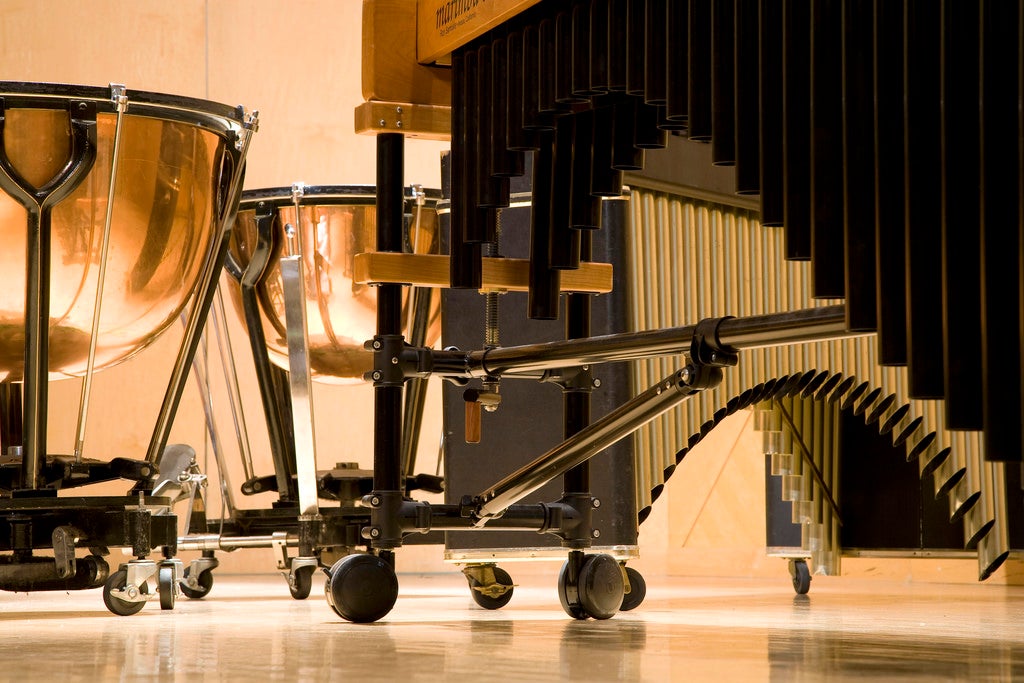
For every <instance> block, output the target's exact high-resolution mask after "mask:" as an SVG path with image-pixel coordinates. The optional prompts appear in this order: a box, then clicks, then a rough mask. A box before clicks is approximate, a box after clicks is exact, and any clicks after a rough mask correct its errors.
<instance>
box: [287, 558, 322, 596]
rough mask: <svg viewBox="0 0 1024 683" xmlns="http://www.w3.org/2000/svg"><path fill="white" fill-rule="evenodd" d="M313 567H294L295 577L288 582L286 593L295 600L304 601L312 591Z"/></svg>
mask: <svg viewBox="0 0 1024 683" xmlns="http://www.w3.org/2000/svg"><path fill="white" fill-rule="evenodd" d="M315 569H316V567H315V566H305V567H296V568H295V569H294V570H293V571H294V573H295V576H294V578H293V579H291V580H289V581H288V592H289V593H291V594H292V597H293V598H295V599H296V600H305V599H306V598H308V597H309V593H310V591H312V590H313V571H314V570H315Z"/></svg>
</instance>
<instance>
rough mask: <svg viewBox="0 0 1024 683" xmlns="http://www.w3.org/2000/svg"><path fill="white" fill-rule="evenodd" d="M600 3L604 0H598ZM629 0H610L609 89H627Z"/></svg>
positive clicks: (614, 90)
mask: <svg viewBox="0 0 1024 683" xmlns="http://www.w3.org/2000/svg"><path fill="white" fill-rule="evenodd" d="M597 1H598V2H599V3H600V2H601V1H602V0H597ZM628 25H629V0H608V90H610V91H613V92H621V91H624V90H625V89H626V80H627V79H626V71H627V65H628V63H629V56H628V55H629V33H628V31H627V28H628Z"/></svg>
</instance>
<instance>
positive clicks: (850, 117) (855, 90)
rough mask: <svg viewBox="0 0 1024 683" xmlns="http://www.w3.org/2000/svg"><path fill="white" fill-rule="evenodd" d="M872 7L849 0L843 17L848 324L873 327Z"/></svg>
mask: <svg viewBox="0 0 1024 683" xmlns="http://www.w3.org/2000/svg"><path fill="white" fill-rule="evenodd" d="M872 11H873V8H872V0H847V1H846V4H845V5H844V7H843V18H842V21H843V30H842V36H843V37H842V49H843V79H842V83H843V158H844V159H845V164H844V166H843V169H844V179H843V191H844V193H845V196H844V200H843V211H844V214H843V232H844V235H845V241H846V247H845V252H844V253H845V255H846V268H845V283H846V284H845V289H846V327H847V329H850V330H857V331H873V330H874V329H875V327H876V325H877V320H878V309H877V307H876V305H875V301H876V299H877V294H876V291H875V282H876V280H877V277H876V273H875V155H874V141H875V126H874V116H873V112H872V97H873V96H874V79H873V78H872V64H871V48H872V31H873V29H874V22H873V21H872Z"/></svg>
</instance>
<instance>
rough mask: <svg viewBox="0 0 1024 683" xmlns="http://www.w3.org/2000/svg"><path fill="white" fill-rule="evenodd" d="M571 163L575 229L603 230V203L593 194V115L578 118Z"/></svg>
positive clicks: (584, 112)
mask: <svg viewBox="0 0 1024 683" xmlns="http://www.w3.org/2000/svg"><path fill="white" fill-rule="evenodd" d="M572 159H573V163H572V211H571V218H572V227H574V228H576V229H577V230H593V229H596V228H599V227H600V226H601V200H600V198H597V197H594V196H593V195H592V194H591V175H592V173H593V164H594V112H593V111H592V110H589V109H587V110H585V111H581V112H579V113H578V114H576V140H575V142H574V144H573V158H572Z"/></svg>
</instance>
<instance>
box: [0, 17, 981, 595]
mask: <svg viewBox="0 0 1024 683" xmlns="http://www.w3.org/2000/svg"><path fill="white" fill-rule="evenodd" d="M361 4H362V3H361V1H360V0H334V1H326V0H320V1H313V0H288V1H287V2H285V1H283V0H249V1H248V2H242V1H241V0H176V1H175V2H166V0H131V1H128V0H122V1H120V2H118V1H116V0H90V1H89V2H80V1H78V0H0V80H19V81H58V82H68V83H77V84H87V85H105V84H107V83H108V82H120V83H124V84H126V85H127V86H128V87H129V88H135V89H140V90H150V91H158V92H165V93H170V94H176V95H181V96H190V97H196V98H203V99H209V100H213V101H217V102H221V103H225V104H232V105H234V104H242V105H244V106H245V107H246V108H248V109H258V110H259V112H260V130H259V133H258V134H257V135H256V137H255V139H254V141H253V143H252V147H251V152H250V155H249V162H248V170H247V181H246V188H247V189H255V188H261V187H273V186H282V185H290V184H291V183H292V182H293V181H298V180H302V181H305V182H306V183H310V184H373V183H374V178H375V170H374V158H375V157H374V149H375V147H374V139H373V138H370V137H363V136H357V135H355V134H354V133H353V110H354V108H355V106H356V105H358V104H359V103H360V102H361V101H362V100H361V95H360V83H359V77H360V12H361ZM444 148H445V145H444V144H443V143H438V142H427V141H419V140H416V141H409V142H408V143H407V145H406V181H407V182H408V183H412V182H418V183H422V184H424V185H426V186H428V187H437V186H438V185H439V169H438V159H439V154H440V152H441V151H442V150H443V149H444ZM233 332H234V349H235V354H236V360H237V363H238V365H239V368H240V372H241V375H242V377H241V381H242V385H243V394H244V400H245V411H246V412H245V414H246V418H247V424H248V426H249V429H250V434H251V441H252V447H253V452H254V457H255V460H256V470H257V472H258V473H267V474H269V473H270V471H271V469H270V465H269V457H268V452H267V447H266V444H265V430H264V429H263V427H262V426H261V424H260V422H261V420H260V407H259V403H258V398H257V395H256V393H255V382H254V379H253V378H252V376H251V372H249V371H248V369H249V367H250V365H249V364H250V363H251V358H250V356H249V354H248V351H247V345H246V343H245V340H244V338H242V333H241V331H240V328H239V327H238V326H237V324H236V325H235V327H234V330H233ZM175 336H176V335H175V334H169V335H167V336H165V337H164V338H163V339H162V340H161V341H160V342H159V343H158V344H156V345H155V346H154V347H152V348H150V349H148V350H147V351H146V352H144V353H143V354H141V355H140V356H139V357H137V358H136V359H133V360H131V361H129V362H128V363H125V364H123V365H122V366H120V367H117V368H114V369H112V370H109V371H106V372H103V373H101V374H100V375H99V376H97V379H96V383H95V398H94V407H93V408H92V410H91V414H90V415H91V418H90V422H89V428H88V432H87V453H86V454H87V455H89V456H91V457H97V458H106V457H109V456H114V455H121V456H126V457H141V456H142V455H143V454H144V453H145V447H146V444H147V443H148V440H149V436H150V433H151V430H152V425H153V420H154V419H155V415H156V411H157V409H158V406H159V402H160V400H161V397H162V393H163V387H164V385H165V382H166V378H167V373H168V372H169V367H170V366H169V362H170V359H171V358H172V357H173V354H174V352H175V349H176V346H177V339H176V338H175ZM210 354H211V356H213V355H216V351H215V349H212V348H211V349H210ZM214 367H215V368H216V367H219V366H216V365H215V366H214ZM218 372H219V371H218ZM217 377H218V376H217V375H215V381H216V380H217ZM432 384H433V389H432V393H431V403H430V407H429V410H428V413H427V416H426V421H425V425H424V435H423V438H422V444H423V445H422V450H421V453H420V458H421V462H430V463H432V462H433V459H434V458H436V446H437V443H438V439H439V435H440V411H439V401H438V396H439V391H438V386H437V382H434V383H432ZM78 391H79V389H78V384H77V382H73V381H69V382H62V383H57V384H55V385H54V387H53V389H52V399H51V410H50V445H51V452H59V451H64V452H69V451H70V450H71V448H72V438H73V437H72V435H73V430H74V423H75V417H74V416H75V411H76V409H77V400H78ZM216 391H217V396H216V401H217V403H216V406H217V411H218V417H219V423H220V425H221V429H222V430H223V437H224V438H225V439H226V440H229V441H230V439H229V437H231V432H232V430H231V425H230V417H229V414H228V412H227V409H226V402H225V399H224V393H223V389H222V388H220V382H219V381H217V387H216ZM370 399H371V389H370V388H369V387H367V386H365V385H364V386H357V387H318V388H317V390H316V394H315V400H316V407H317V414H316V418H317V422H316V428H317V437H318V447H319V465H320V467H327V466H329V465H330V464H332V463H333V462H336V461H341V460H345V461H352V460H354V461H358V462H360V463H361V464H363V465H364V466H369V465H370V463H371V461H372V455H371V453H372V438H373V434H372V432H371V430H370V429H369V425H370V424H372V421H371V419H372V414H371V405H372V401H371V400H370ZM749 422H750V420H749V413H741V414H740V415H737V416H734V417H733V418H730V420H729V421H727V423H726V424H725V425H723V426H722V427H720V428H719V429H717V430H716V431H715V433H714V434H713V435H712V436H711V437H709V438H708V439H706V440H705V442H703V443H702V444H701V445H700V446H699V447H698V448H696V449H694V451H692V452H691V453H690V454H689V455H688V456H687V458H686V459H685V460H684V462H683V463H682V465H681V466H680V467H679V469H678V470H677V471H676V473H675V475H674V476H673V478H672V481H671V483H670V486H669V489H668V492H667V494H666V495H665V496H663V497H662V498H661V499H660V500H659V501H658V503H657V504H656V505H655V506H654V511H653V513H652V515H651V517H650V518H649V519H648V521H647V522H646V523H645V524H644V525H643V527H642V529H641V549H642V554H641V559H640V560H639V561H638V562H637V563H636V566H638V567H640V568H641V569H642V570H643V571H644V572H645V573H648V574H658V573H665V572H668V573H678V574H712V575H722V576H746V575H751V574H761V575H767V576H778V577H779V580H780V581H782V582H784V581H786V580H788V575H787V574H786V569H785V563H784V562H783V561H781V560H776V559H770V558H767V557H766V556H765V552H764V514H763V511H764V483H763V477H764V472H763V457H762V455H761V453H760V447H759V441H758V437H757V435H756V434H754V433H753V432H752V431H751V428H750V424H749ZM173 440H175V441H179V442H184V443H189V444H192V445H194V446H195V447H196V448H197V450H198V451H200V454H201V457H202V458H203V461H204V462H205V463H206V467H205V471H208V472H215V471H216V470H215V468H214V467H213V464H212V462H211V461H210V460H209V457H210V456H209V449H208V448H207V447H206V446H205V443H206V440H205V434H204V429H203V421H202V413H201V410H200V404H199V401H198V398H197V395H196V393H195V391H194V389H191V388H190V390H189V392H188V393H187V395H186V396H185V399H184V401H183V406H182V409H181V412H180V415H179V419H178V421H177V423H176V426H175V430H174V435H173ZM230 455H231V457H232V458H233V464H232V469H231V471H230V476H231V481H232V487H233V488H234V489H236V490H237V487H238V484H239V483H240V481H241V475H240V468H239V467H238V465H237V464H234V459H235V458H236V456H235V454H234V451H232V452H231V454H230ZM498 467H500V464H499V465H498ZM215 489H216V485H214V486H213V487H211V492H212V495H211V502H212V506H213V509H212V510H211V513H212V514H213V515H214V516H217V515H218V508H219V505H220V501H219V496H218V495H217V494H216V491H215ZM103 490H110V488H109V487H107V488H104V489H103ZM236 499H237V502H238V504H240V505H241V506H243V507H253V508H261V507H266V506H268V505H269V504H270V502H271V500H272V498H269V497H268V496H262V497H260V496H257V497H253V498H245V499H242V498H241V496H239V495H236ZM179 512H183V510H179ZM221 558H222V561H223V562H224V563H225V565H227V566H226V567H225V570H227V569H229V568H230V569H236V570H251V571H271V570H272V569H273V560H272V558H271V556H270V553H269V551H262V550H246V551H238V552H236V553H233V554H232V555H230V556H225V555H221ZM858 562H859V561H858ZM858 562H848V563H846V564H844V568H849V569H850V570H852V571H854V572H859V573H861V574H863V575H872V574H879V573H880V574H885V575H896V576H913V575H914V571H918V574H917V575H918V576H928V575H929V572H931V573H932V574H935V570H926V571H924V572H923V573H922V572H921V571H920V570H914V569H911V568H910V564H904V563H900V562H895V561H887V562H878V561H873V562H869V563H868V565H867V566H864V567H861V568H860V569H858ZM973 565H974V563H973V561H966V564H964V563H948V562H947V563H942V564H941V566H940V567H939V569H938V575H940V576H942V577H943V578H949V577H951V576H954V575H955V576H957V577H959V578H960V579H961V580H971V572H972V567H973ZM399 566H400V569H403V570H414V569H446V570H451V568H450V567H447V566H445V565H443V563H442V562H441V549H440V548H437V547H423V548H405V549H403V550H402V551H401V555H400V559H399ZM915 566H917V565H915ZM537 570H538V571H551V572H552V573H553V572H554V570H553V569H552V568H551V567H549V566H547V565H545V566H543V567H540V568H538V569H537ZM517 571H530V569H522V570H520V569H518V568H517ZM943 572H944V573H943Z"/></svg>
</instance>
